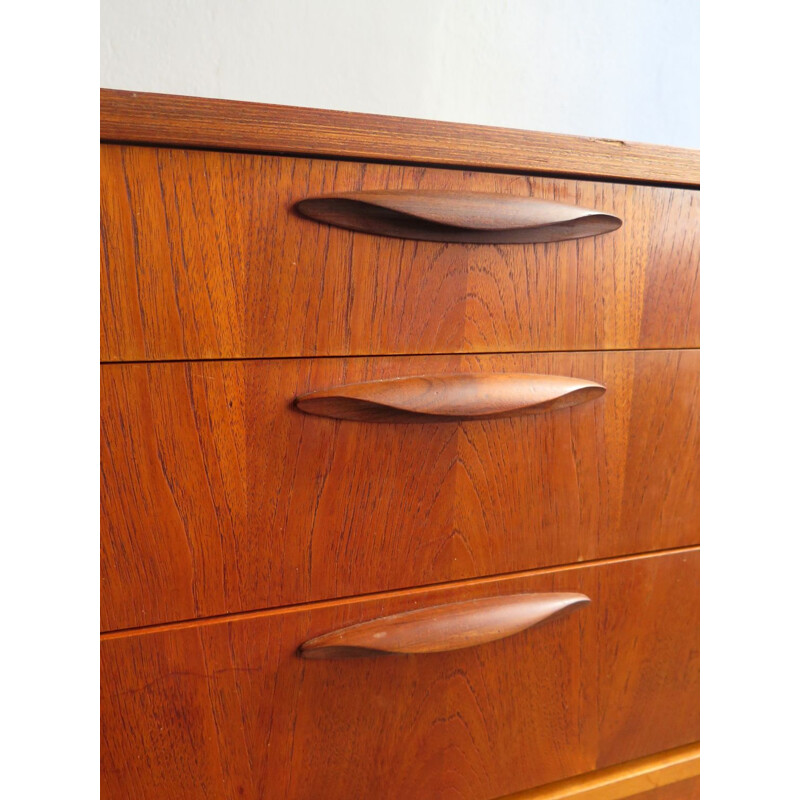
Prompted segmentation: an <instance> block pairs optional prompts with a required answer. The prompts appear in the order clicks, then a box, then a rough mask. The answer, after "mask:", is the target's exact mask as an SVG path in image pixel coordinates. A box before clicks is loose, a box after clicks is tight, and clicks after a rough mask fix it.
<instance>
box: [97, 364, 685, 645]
mask: <svg viewBox="0 0 800 800" xmlns="http://www.w3.org/2000/svg"><path fill="white" fill-rule="evenodd" d="M698 371H699V354H698V353H697V352H696V351H672V352H636V353H634V352H619V353H617V352H615V353H577V354H574V353H560V354H539V355H536V354H523V355H503V356H420V357H415V358H376V359H308V360H293V359H278V360H275V361H242V362H199V363H187V364H179V363H178V364H149V365H146V364H125V365H121V364H114V365H105V366H103V367H102V369H101V389H102V398H101V410H102V438H101V445H102V451H101V467H102V486H101V506H102V533H101V546H102V548H101V588H102V624H103V628H104V629H106V630H108V629H115V628H126V627H133V626H140V625H150V624H155V623H160V622H166V621H169V620H179V619H191V618H194V617H203V616H210V615H215V614H225V613H231V612H236V611H243V610H249V609H257V608H267V607H271V606H278V605H285V604H289V603H298V602H304V601H309V600H320V599H324V598H331V597H345V596H350V595H357V594H361V593H365V592H375V591H385V590H388V589H394V588H404V587H409V586H416V585H422V584H430V583H436V582H440V581H447V580H455V579H461V578H470V577H475V576H479V575H492V574H499V573H504V572H512V571H516V570H521V569H532V568H536V567H540V566H546V565H551V564H565V563H570V562H573V561H582V560H588V559H596V558H601V557H605V556H612V555H620V554H625V553H638V552H644V551H648V550H655V549H661V548H670V547H678V546H683V545H691V544H696V543H697V541H698V485H699V475H698V473H699V466H698V463H697V462H698V459H697V440H698V413H699V406H698V391H699V387H698ZM447 372H456V373H477V374H485V373H491V374H497V373H503V372H509V373H516V372H534V373H543V374H556V375H566V376H570V375H578V376H580V377H581V379H585V380H593V381H596V382H597V383H601V384H603V385H605V386H606V387H607V391H606V393H605V394H604V395H603V396H602V397H600V398H598V399H596V400H594V401H593V402H591V403H584V404H582V405H578V406H573V407H571V408H565V409H560V410H557V411H552V412H549V413H546V414H538V415H534V416H528V417H519V418H515V419H498V420H483V421H471V422H460V423H450V422H448V423H442V424H435V423H427V424H424V425H391V424H388V425H385V424H382V425H374V424H370V423H361V422H347V421H339V420H332V419H327V418H324V417H316V416H309V415H307V414H303V413H300V412H299V411H297V410H296V409H294V408H293V402H294V399H295V398H296V397H297V396H298V395H301V394H303V393H305V392H308V391H311V390H314V389H317V388H320V387H329V386H336V385H340V384H347V383H352V382H360V381H368V380H379V379H386V378H397V377H402V376H404V375H408V374H418V373H447Z"/></svg>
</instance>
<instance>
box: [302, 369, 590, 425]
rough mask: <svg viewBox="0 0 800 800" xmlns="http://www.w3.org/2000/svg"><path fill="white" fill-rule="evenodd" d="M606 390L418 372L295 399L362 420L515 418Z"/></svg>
mask: <svg viewBox="0 0 800 800" xmlns="http://www.w3.org/2000/svg"><path fill="white" fill-rule="evenodd" d="M605 390H606V388H605V386H603V385H602V384H599V383H594V381H587V380H583V379H582V378H566V377H563V376H561V375H531V374H527V373H500V374H494V375H481V374H466V375H417V376H413V377H409V378H393V379H390V380H383V381H370V382H369V383H351V384H348V385H346V386H337V387H336V388H335V389H323V390H321V391H318V392H310V393H309V394H304V395H301V396H300V397H298V398H297V399H296V401H295V403H296V405H297V407H298V408H299V409H300V410H301V411H305V412H306V413H307V414H317V415H319V416H322V417H334V418H336V419H350V420H361V421H364V422H447V421H457V420H470V419H492V418H495V417H519V416H526V415H528V414H538V413H541V412H543V411H552V410H554V409H557V408H564V407H565V406H574V405H577V404H578V403H584V402H586V401H587V400H593V399H594V398H595V397H599V396H600V395H601V394H603V392H605Z"/></svg>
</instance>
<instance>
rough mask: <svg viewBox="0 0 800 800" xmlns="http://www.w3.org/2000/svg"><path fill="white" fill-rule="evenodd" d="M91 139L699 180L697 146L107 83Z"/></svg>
mask: <svg viewBox="0 0 800 800" xmlns="http://www.w3.org/2000/svg"><path fill="white" fill-rule="evenodd" d="M100 138H101V139H103V140H105V141H117V142H139V143H143V144H158V145H167V146H176V145H177V146H179V147H204V148H211V149H217V150H250V151H257V152H272V153H297V154H306V155H323V156H332V157H334V158H348V157H349V158H359V159H367V160H369V159H375V160H379V161H403V162H412V163H413V162H416V163H424V164H443V165H450V166H459V167H470V168H472V167H483V168H490V169H501V170H513V171H523V172H549V173H570V174H574V175H582V176H588V177H599V176H602V177H607V178H617V179H622V180H640V181H649V182H660V183H679V184H694V185H699V184H700V153H699V151H697V150H688V149H683V148H678V147H664V146H661V145H650V144H639V143H635V142H623V141H619V140H612V139H590V138H584V137H581V136H564V135H562V134H552V133H537V132H533V131H523V130H514V129H510V128H492V127H486V126H482V125H464V124H457V123H452V122H433V121H428V120H419V119H407V118H404V117H386V116H377V115H373V114H355V113H351V112H344V111H324V110H321V109H313V108H295V107H292V106H279V105H266V104H260V103H244V102H239V101H232V100H210V99H207V98H201V97H181V96H179V95H165V94H148V93H146V92H125V91H119V90H113V89H101V90H100Z"/></svg>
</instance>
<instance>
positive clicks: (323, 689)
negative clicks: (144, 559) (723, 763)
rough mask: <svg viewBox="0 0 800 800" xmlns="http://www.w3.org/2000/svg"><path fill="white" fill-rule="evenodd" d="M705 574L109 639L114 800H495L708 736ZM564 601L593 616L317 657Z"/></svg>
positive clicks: (450, 595)
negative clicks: (403, 651)
mask: <svg viewBox="0 0 800 800" xmlns="http://www.w3.org/2000/svg"><path fill="white" fill-rule="evenodd" d="M698 567H699V553H698V551H696V550H691V551H685V552H678V553H673V554H663V555H651V556H646V557H639V558H634V559H630V560H624V561H620V562H616V563H608V564H598V565H587V566H585V567H580V568H568V569H561V570H554V571H551V572H546V573H542V574H534V575H528V576H521V577H513V578H508V579H499V580H494V581H487V582H486V583H484V584H482V585H480V586H478V587H476V586H472V587H440V588H436V589H431V590H428V591H425V592H415V593H412V594H410V595H408V596H405V595H403V594H400V595H395V596H393V597H390V598H386V599H381V598H369V599H360V600H354V601H350V602H339V603H331V604H327V605H326V606H323V607H318V608H312V609H305V608H303V607H299V608H296V609H290V610H286V611H279V612H267V613H264V614H260V615H253V616H251V617H248V618H244V619H239V620H235V621H226V620H224V619H223V620H219V621H214V622H211V623H205V624H203V623H195V624H190V625H184V626H180V627H178V628H175V629H169V628H167V629H164V630H158V631H151V632H141V633H131V634H122V635H120V634H117V635H112V636H111V637H106V638H105V639H104V641H103V642H102V645H101V662H102V695H101V703H102V731H101V743H102V765H101V769H102V787H103V793H104V796H106V797H114V798H120V800H122V799H123V798H136V800H149V798H154V799H155V798H158V800H171V798H198V797H208V798H228V797H240V798H243V800H248V798H249V799H251V800H262V799H263V798H265V797H269V798H270V799H271V800H272V799H273V798H274V799H275V800H278V799H279V798H292V800H303V798H309V799H310V798H314V800H317V799H318V798H321V797H324V798H326V800H345V799H346V800H352V798H354V797H358V798H362V797H363V798H367V797H381V798H385V799H386V800H391V799H392V798H397V799H398V800H406V798H409V797H413V798H415V800H428V799H429V798H430V800H434V799H435V800H439V799H440V798H442V797H452V798H460V799H462V800H488V798H496V797H498V796H501V795H503V794H509V793H512V792H515V791H520V790H522V789H524V788H530V787H534V786H537V785H540V784H544V783H549V782H552V781H555V780H559V779H562V778H566V777H570V776H572V775H578V774H581V773H585V772H589V771H591V770H593V769H595V768H599V767H605V766H609V765H612V764H617V763H621V762H624V761H629V760H631V759H635V758H639V757H641V756H643V755H647V754H650V753H655V752H660V751H663V750H667V749H670V748H674V747H678V746H680V745H684V744H689V743H691V742H695V741H697V739H698V738H699V712H698V686H699V674H698V672H699V670H698V646H699V642H698V621H699V620H698V612H699V608H698V606H699V596H698V595H699V592H698V588H699V586H698V580H699V575H698ZM551 591H557V592H567V591H569V592H575V591H577V592H581V593H584V594H586V595H587V596H589V597H591V598H592V602H591V603H590V604H589V605H587V606H584V607H583V608H581V609H579V610H578V611H576V612H575V613H573V614H571V615H569V616H566V617H562V618H560V619H558V620H554V621H551V622H549V623H544V624H542V625H541V626H538V627H535V628H532V629H529V630H527V631H524V632H522V633H519V634H517V635H515V636H511V637H509V638H507V639H502V640H499V641H496V642H492V643H490V644H484V645H480V646H477V647H472V648H468V649H464V650H458V651H453V652H447V653H426V654H422V655H402V656H386V655H384V656H378V657H374V658H360V659H346V660H334V661H308V660H306V659H302V658H299V657H298V654H297V648H298V646H299V645H300V644H301V643H302V642H304V641H306V640H307V639H309V638H311V637H313V636H316V635H319V634H322V633H325V632H327V631H330V630H333V629H336V628H340V627H343V626H346V625H349V624H354V623H358V622H363V621H366V620H368V619H373V618H375V617H379V616H384V615H388V614H393V613H398V612H402V611H407V610H410V609H412V608H419V607H424V606H427V605H435V604H438V603H447V602H455V601H463V600H468V599H474V598H476V597H478V596H489V595H499V594H513V593H518V592H551Z"/></svg>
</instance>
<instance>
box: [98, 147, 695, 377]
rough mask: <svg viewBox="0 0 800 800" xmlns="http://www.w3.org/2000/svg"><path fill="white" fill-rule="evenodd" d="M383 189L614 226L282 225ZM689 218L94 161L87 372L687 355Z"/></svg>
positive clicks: (143, 150) (691, 257)
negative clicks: (421, 231)
mask: <svg viewBox="0 0 800 800" xmlns="http://www.w3.org/2000/svg"><path fill="white" fill-rule="evenodd" d="M387 188H390V189H423V190H447V191H472V192H493V193H500V194H502V195H506V196H512V197H530V196H533V197H536V198H540V199H545V200H554V201H558V202H563V203H569V204H574V205H579V206H583V207H588V208H594V209H598V210H600V211H604V212H608V213H611V214H614V215H616V216H618V217H620V218H621V219H622V227H621V228H620V229H619V230H616V231H614V232H612V233H606V234H603V235H601V236H596V237H593V238H584V239H575V240H570V241H566V242H560V243H551V244H500V245H489V244H452V243H451V244H443V243H441V242H430V241H413V240H408V239H396V238H388V237H383V236H375V235H369V234H365V233H353V232H351V231H349V230H344V229H342V228H337V227H331V226H329V225H326V224H322V223H319V222H316V221H312V220H309V219H305V218H303V217H301V216H300V215H299V214H298V213H296V211H295V210H294V205H295V204H296V203H297V202H298V201H300V200H303V199H304V198H308V197H310V196H315V195H320V194H324V193H330V192H348V191H354V190H363V189H387ZM698 203H699V193H698V192H697V191H694V190H689V189H680V188H660V187H653V186H633V185H626V184H614V183H606V182H591V181H582V180H574V179H555V178H542V177H526V176H520V175H502V174H496V173H488V172H463V171H459V170H454V169H430V168H422V167H412V166H388V165H382V164H363V163H354V162H337V161H326V160H315V159H305V158H283V157H274V156H265V155H248V154H242V153H221V152H201V151H191V150H178V149H168V148H167V149H164V148H151V147H139V146H136V147H129V146H122V145H111V144H108V145H103V146H102V147H101V234H102V238H101V260H102V272H101V316H102V332H101V354H102V359H103V360H107V361H117V360H131V361H133V360H148V359H182V358H237V357H266V356H312V355H379V354H395V353H442V352H443V353H453V352H481V351H482V352H495V351H516V350H539V351H542V350H548V351H549V350H586V349H588V350H592V349H637V348H681V347H696V346H698V344H699V322H698V319H699V290H698V265H699V234H698V224H699V207H698Z"/></svg>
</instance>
